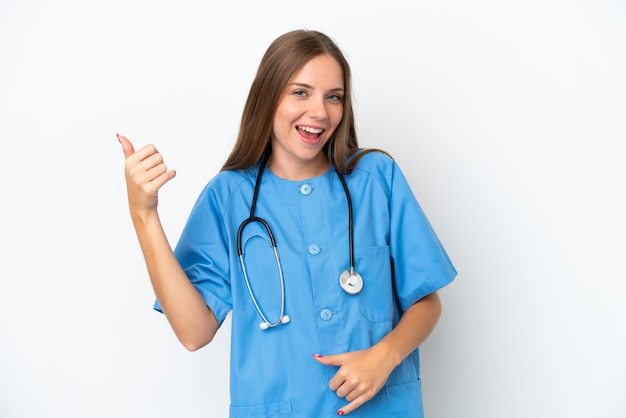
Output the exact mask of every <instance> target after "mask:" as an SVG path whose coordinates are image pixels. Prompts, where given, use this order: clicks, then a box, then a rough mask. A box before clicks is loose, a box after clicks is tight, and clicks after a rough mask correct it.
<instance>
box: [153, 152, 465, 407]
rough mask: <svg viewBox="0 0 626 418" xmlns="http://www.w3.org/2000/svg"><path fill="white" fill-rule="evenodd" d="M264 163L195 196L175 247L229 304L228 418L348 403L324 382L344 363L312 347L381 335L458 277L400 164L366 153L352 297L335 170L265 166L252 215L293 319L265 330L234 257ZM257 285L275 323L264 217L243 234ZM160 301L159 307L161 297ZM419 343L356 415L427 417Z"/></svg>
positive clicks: (344, 210)
mask: <svg viewBox="0 0 626 418" xmlns="http://www.w3.org/2000/svg"><path fill="white" fill-rule="evenodd" d="M258 168H259V167H258V165H257V166H255V167H252V168H251V169H249V170H237V171H222V172H220V173H219V174H218V175H216V176H215V177H214V178H213V179H212V180H211V181H210V182H209V183H208V184H207V186H206V187H205V189H204V190H203V191H202V193H201V194H200V196H199V198H198V200H197V202H196V204H195V206H194V208H193V210H192V212H191V215H190V217H189V219H188V221H187V224H186V226H185V228H184V230H183V232H182V234H181V237H180V240H179V242H178V244H177V246H176V248H175V254H176V257H177V258H178V260H179V262H180V264H181V266H182V268H183V269H184V271H185V273H186V274H187V276H188V277H189V280H191V282H192V283H193V284H194V285H195V287H196V288H197V289H198V290H199V291H200V293H201V294H202V296H203V297H204V299H205V301H206V303H207V305H208V306H209V307H210V308H211V310H212V311H213V312H214V313H215V315H216V317H217V319H218V321H219V322H220V324H221V323H222V322H223V320H224V319H225V317H226V315H227V314H228V313H229V312H232V333H231V334H232V337H231V338H232V340H231V375H230V376H231V378H230V393H231V406H230V416H231V417H233V418H244V417H273V418H287V417H290V418H291V417H307V418H308V417H331V416H336V414H337V411H338V410H339V409H340V408H341V407H343V406H345V405H346V404H347V403H348V402H347V401H346V400H345V399H342V398H339V397H338V396H337V395H336V394H335V392H333V391H331V390H330V389H329V387H328V384H329V381H330V379H331V378H332V377H333V376H334V374H335V372H336V371H337V369H338V368H337V367H329V366H324V365H321V364H319V363H318V362H317V361H316V360H315V359H314V358H313V357H312V354H314V353H317V354H322V355H331V354H338V353H344V352H348V351H354V350H361V349H365V348H368V347H371V346H372V345H373V344H375V343H377V342H378V341H379V340H380V339H382V338H383V337H384V336H385V335H386V334H388V333H389V332H390V331H391V330H392V329H393V327H394V326H395V325H396V324H397V323H398V321H399V319H400V315H401V312H402V311H403V310H405V309H407V308H408V307H409V306H411V305H412V304H413V303H415V302H417V301H418V300H419V299H421V298H422V297H424V296H426V295H428V294H430V293H432V292H434V291H437V290H438V289H440V288H442V287H444V286H445V285H447V284H448V283H450V282H451V281H452V280H453V279H454V277H455V276H456V270H455V269H454V267H453V266H452V263H451V262H450V260H449V258H448V256H447V254H446V252H445V250H444V248H443V247H442V246H441V244H440V242H439V240H438V239H437V236H436V235H435V233H434V231H433V229H432V228H431V225H430V224H429V222H428V220H427V218H426V217H425V216H424V213H423V212H422V210H421V208H420V206H419V204H418V202H417V200H416V199H415V197H414V195H413V193H412V192H411V189H410V187H409V185H408V183H407V181H406V179H405V177H404V175H403V174H402V172H401V171H400V169H399V167H398V166H397V165H396V163H395V162H394V161H393V160H392V159H391V158H389V157H388V156H386V155H384V154H382V153H379V152H372V153H368V154H366V155H365V156H363V158H362V159H361V161H359V164H358V165H357V167H356V168H355V170H354V171H353V172H352V173H351V174H350V175H347V176H345V179H346V182H347V185H348V188H349V190H350V193H351V198H352V204H353V211H354V247H355V249H354V252H355V266H354V267H355V270H356V271H358V272H359V273H360V274H361V276H362V277H363V282H364V285H363V290H362V292H361V293H359V294H356V295H348V294H346V293H345V292H344V291H343V290H342V288H341V287H340V284H339V275H340V274H341V272H342V271H344V270H346V269H348V268H349V267H350V254H349V241H348V204H347V199H346V196H345V193H344V191H343V188H342V185H341V182H340V181H339V178H338V176H337V173H336V172H335V171H334V169H333V168H330V169H329V170H328V171H327V172H326V173H325V174H323V175H321V176H319V177H315V178H311V179H307V180H298V181H292V180H285V179H282V178H279V177H277V176H275V175H274V174H273V173H272V172H271V170H270V169H267V168H266V169H265V171H264V174H263V177H262V181H261V187H260V190H259V196H258V201H257V206H256V210H255V216H259V217H261V218H263V219H265V220H266V221H267V222H268V223H269V225H270V227H271V228H272V232H273V233H274V236H275V239H276V245H277V248H278V252H279V255H280V260H281V263H282V268H283V274H284V289H285V314H287V315H289V316H290V318H291V322H290V323H289V324H286V325H280V326H277V327H274V328H270V329H268V330H261V329H260V328H259V323H260V322H261V321H262V319H261V317H260V315H259V314H258V312H257V310H256V308H255V306H254V304H253V302H252V299H251V297H250V293H249V292H248V289H247V286H246V282H245V280H244V277H243V273H242V268H241V264H240V261H239V257H238V254H237V231H238V228H239V225H240V224H241V222H242V221H244V220H245V219H246V218H247V217H248V216H249V214H250V204H251V201H252V196H253V193H254V184H255V180H256V175H257V173H258ZM242 243H243V250H244V254H245V262H246V269H247V272H248V277H249V281H250V286H251V287H252V290H253V292H254V296H255V297H256V299H257V302H258V304H259V307H260V308H261V310H262V311H263V313H264V314H265V315H266V317H267V319H268V320H269V321H270V322H275V321H276V320H277V319H278V317H279V313H280V307H281V305H280V296H281V293H280V280H279V276H278V272H277V268H276V260H275V257H274V253H273V250H272V248H271V247H270V246H269V238H268V236H267V233H266V232H265V230H264V229H263V227H262V226H261V225H259V224H258V223H253V224H250V225H249V226H247V227H246V228H245V230H244V233H243V236H242ZM155 308H156V309H157V310H160V306H159V304H158V301H157V302H156V304H155ZM419 371H420V370H419V358H418V350H416V351H415V352H414V353H412V354H411V355H410V356H408V357H407V358H406V359H405V360H404V361H403V362H402V363H401V364H400V365H399V366H398V367H397V368H396V369H395V370H394V372H393V373H392V374H391V376H390V377H389V379H388V381H387V383H386V385H385V387H384V388H383V389H381V391H380V392H379V393H378V394H377V395H376V396H375V397H374V398H372V399H371V400H370V401H369V402H367V403H366V404H365V405H363V406H362V407H360V408H359V409H357V410H356V411H355V412H353V413H352V414H350V416H351V417H376V418H381V417H422V416H423V411H422V395H421V382H420V378H419Z"/></svg>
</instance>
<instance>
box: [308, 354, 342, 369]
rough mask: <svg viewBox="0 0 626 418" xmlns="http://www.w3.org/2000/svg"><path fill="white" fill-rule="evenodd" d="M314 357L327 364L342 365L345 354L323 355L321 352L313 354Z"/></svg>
mask: <svg viewBox="0 0 626 418" xmlns="http://www.w3.org/2000/svg"><path fill="white" fill-rule="evenodd" d="M313 358H314V359H315V360H317V361H318V362H319V363H321V364H324V365H326V366H341V365H342V364H343V359H344V355H343V354H335V355H331V356H322V355H320V354H313Z"/></svg>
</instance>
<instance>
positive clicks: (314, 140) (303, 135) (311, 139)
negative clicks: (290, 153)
mask: <svg viewBox="0 0 626 418" xmlns="http://www.w3.org/2000/svg"><path fill="white" fill-rule="evenodd" d="M300 127H307V128H312V129H319V130H321V131H322V132H320V133H319V134H317V135H316V136H313V135H309V134H307V132H306V131H304V130H302V129H300ZM295 129H296V132H297V133H298V136H299V137H300V140H301V141H302V142H304V143H305V144H308V145H317V144H319V143H320V142H321V141H322V139H323V137H324V133H325V132H326V129H324V128H321V127H319V126H312V125H296V128H295Z"/></svg>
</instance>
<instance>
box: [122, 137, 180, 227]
mask: <svg viewBox="0 0 626 418" xmlns="http://www.w3.org/2000/svg"><path fill="white" fill-rule="evenodd" d="M117 139H118V140H119V141H120V144H121V145H122V150H123V151H124V157H125V159H126V161H125V170H124V172H125V177H126V189H127V192H128V205H129V208H130V212H131V216H133V217H134V216H139V217H143V216H146V215H148V214H150V213H152V212H155V211H156V208H157V205H158V191H159V189H160V188H161V187H162V186H163V185H164V184H165V183H167V182H168V181H170V180H171V179H173V178H174V177H175V176H176V171H174V170H168V169H167V166H166V165H165V164H164V163H163V156H162V155H161V154H160V153H159V152H158V151H157V149H156V147H155V146H154V145H152V144H149V145H145V146H143V147H142V148H140V149H139V150H137V151H135V148H134V147H133V144H132V143H131V142H130V141H129V140H128V138H126V137H124V136H122V135H119V134H117Z"/></svg>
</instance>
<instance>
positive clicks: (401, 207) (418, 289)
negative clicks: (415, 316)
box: [387, 162, 457, 310]
mask: <svg viewBox="0 0 626 418" xmlns="http://www.w3.org/2000/svg"><path fill="white" fill-rule="evenodd" d="M389 170H390V171H387V174H388V175H390V177H388V179H387V180H388V181H389V183H388V184H389V186H390V187H389V193H390V195H389V212H390V237H389V238H390V243H389V246H390V251H391V258H392V263H393V273H394V281H395V283H394V284H395V288H396V294H397V296H398V300H399V302H400V305H401V308H402V309H403V310H406V309H407V308H409V307H410V306H411V305H412V304H414V303H415V302H417V301H418V300H420V299H421V298H423V297H424V296H426V295H428V294H430V293H433V292H435V291H437V290H439V289H441V288H442V287H444V286H446V285H447V284H449V283H450V282H451V281H452V280H453V279H454V278H455V277H456V274H457V272H456V269H455V268H454V266H453V265H452V262H451V261H450V258H449V257H448V254H447V253H446V251H445V250H444V248H443V246H442V244H441V242H440V241H439V239H438V237H437V235H436V234H435V231H434V230H433V228H432V226H431V224H430V222H429V221H428V219H427V218H426V215H425V214H424V212H423V211H422V208H421V207H420V205H419V203H418V201H417V199H416V198H415V196H414V194H413V192H412V191H411V188H410V186H409V184H408V182H407V180H406V178H405V176H404V174H403V173H402V172H401V170H400V168H399V167H398V165H397V164H396V163H395V162H392V163H391V167H390V169H389Z"/></svg>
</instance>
